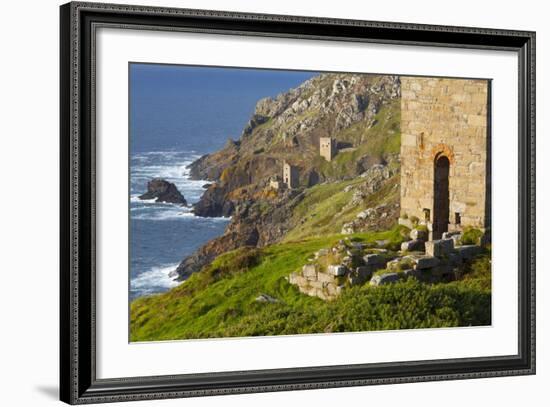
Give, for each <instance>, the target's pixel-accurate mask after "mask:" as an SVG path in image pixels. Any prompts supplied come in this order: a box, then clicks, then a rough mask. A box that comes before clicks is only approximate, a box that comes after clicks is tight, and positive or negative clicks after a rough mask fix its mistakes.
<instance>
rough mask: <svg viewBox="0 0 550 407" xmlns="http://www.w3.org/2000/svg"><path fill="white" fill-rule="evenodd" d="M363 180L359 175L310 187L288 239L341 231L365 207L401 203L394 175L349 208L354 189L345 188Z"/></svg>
mask: <svg viewBox="0 0 550 407" xmlns="http://www.w3.org/2000/svg"><path fill="white" fill-rule="evenodd" d="M362 182H363V180H362V179H361V178H356V179H354V180H351V181H341V182H333V183H330V184H320V185H315V186H314V187H311V188H308V189H307V190H306V191H305V197H304V198H303V199H302V201H301V202H300V203H299V204H298V205H297V206H296V208H294V210H293V212H292V217H293V219H292V224H294V225H296V227H294V228H293V229H292V230H290V231H288V232H287V234H286V235H285V238H284V241H287V242H288V241H292V240H299V239H303V238H306V237H311V236H324V235H326V234H333V233H340V231H341V230H342V226H343V224H344V223H347V222H350V221H352V220H353V219H355V217H356V216H357V214H358V213H359V212H361V211H362V210H364V209H366V208H369V207H373V206H377V205H381V204H388V203H394V202H398V199H399V189H397V188H395V185H396V183H397V182H398V176H394V177H393V179H390V180H388V182H386V184H385V185H384V186H383V187H382V188H381V189H380V190H378V191H376V192H375V193H372V194H370V195H368V196H367V197H366V198H365V200H364V201H363V202H362V203H361V204H360V205H353V206H349V207H346V204H347V203H349V201H350V199H351V197H352V195H353V191H348V192H344V188H345V187H347V186H350V185H358V184H361V183H362Z"/></svg>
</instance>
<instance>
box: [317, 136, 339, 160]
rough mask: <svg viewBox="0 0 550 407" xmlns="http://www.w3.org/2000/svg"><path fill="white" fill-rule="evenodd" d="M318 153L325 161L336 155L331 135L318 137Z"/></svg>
mask: <svg viewBox="0 0 550 407" xmlns="http://www.w3.org/2000/svg"><path fill="white" fill-rule="evenodd" d="M319 154H320V155H321V157H323V158H324V159H325V160H327V161H331V160H332V159H333V158H334V156H335V155H336V140H334V139H333V138H332V137H321V138H320V139H319Z"/></svg>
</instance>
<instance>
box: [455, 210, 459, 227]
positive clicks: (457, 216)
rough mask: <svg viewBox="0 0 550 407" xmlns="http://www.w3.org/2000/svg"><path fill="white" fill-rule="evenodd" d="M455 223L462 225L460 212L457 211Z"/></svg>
mask: <svg viewBox="0 0 550 407" xmlns="http://www.w3.org/2000/svg"><path fill="white" fill-rule="evenodd" d="M455 225H460V212H455Z"/></svg>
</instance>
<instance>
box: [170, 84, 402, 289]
mask: <svg viewBox="0 0 550 407" xmlns="http://www.w3.org/2000/svg"><path fill="white" fill-rule="evenodd" d="M399 99H400V80H399V77H397V76H380V75H354V74H322V75H319V76H317V77H314V78H312V79H310V80H308V81H306V82H304V83H303V84H302V85H300V86H299V87H297V88H295V89H291V90H289V91H288V92H285V93H282V94H280V95H278V96H277V97H276V98H265V99H262V100H260V101H259V102H258V103H257V105H256V108H255V111H254V114H253V115H252V117H251V119H250V121H249V122H248V123H247V125H246V126H245V128H244V130H243V132H242V134H241V136H240V138H239V140H236V141H235V140H228V142H227V143H226V145H225V147H224V148H223V149H221V150H219V151H217V152H215V153H212V154H209V155H205V156H203V157H201V158H200V159H198V160H197V161H195V162H194V163H192V164H191V165H190V171H191V176H192V177H193V178H195V179H204V180H208V181H210V182H211V185H209V187H208V188H207V190H206V191H205V193H204V194H203V196H202V198H201V200H200V201H199V202H198V203H197V204H196V205H195V207H194V212H195V214H196V215H198V216H232V221H231V223H230V224H229V226H228V228H227V230H226V233H225V234H224V235H223V236H221V237H219V238H217V239H214V240H212V241H210V242H208V243H207V244H206V245H205V246H203V247H202V248H201V249H199V251H197V252H196V253H195V254H193V255H192V256H190V257H188V258H186V259H184V260H183V261H182V263H181V264H180V266H179V267H178V270H177V272H178V274H179V275H180V277H181V278H186V277H187V276H188V275H189V274H190V273H192V272H195V271H198V270H200V269H201V268H202V267H203V266H204V265H205V264H208V263H209V262H211V261H212V260H213V259H214V258H215V257H216V256H217V255H218V254H220V253H223V252H225V251H228V250H232V249H235V248H237V247H241V246H243V245H249V246H264V245H267V244H271V243H274V242H277V241H279V240H281V239H282V238H283V237H284V236H285V234H287V233H288V232H289V231H291V230H292V229H293V228H295V227H297V226H298V220H297V219H296V217H295V216H293V213H294V210H295V208H296V207H297V206H299V205H300V203H301V202H302V201H303V200H304V198H305V197H307V196H308V190H309V189H311V188H312V187H313V186H316V185H318V186H319V188H317V190H318V189H322V188H323V187H324V186H326V185H333V184H338V183H342V182H346V181H350V180H355V179H358V180H359V181H358V182H363V183H365V182H368V179H367V178H363V179H361V178H360V177H358V176H359V175H360V174H364V173H365V172H366V171H368V170H369V169H370V168H371V167H372V166H373V165H378V166H382V167H388V168H391V171H390V172H391V174H392V176H393V174H394V173H395V169H396V168H399V161H398V151H399V140H400V130H399V121H400V108H399ZM320 137H332V138H333V139H335V140H336V145H337V149H338V152H337V154H336V156H335V157H334V158H333V159H332V160H331V161H326V160H325V159H324V158H322V157H321V156H320V154H319V139H320ZM285 162H287V163H289V164H291V165H293V166H295V167H297V169H298V173H299V184H300V185H299V187H298V188H296V189H293V190H288V189H284V188H280V189H274V188H272V185H271V184H270V181H271V180H277V179H278V180H279V181H280V180H281V175H282V167H283V163H285ZM389 178H390V177H387V179H389ZM383 181H384V182H385V181H386V179H385V180H383ZM393 181H394V182H395V180H393ZM377 182H378V181H377ZM382 186H383V185H377V186H376V189H377V190H378V189H380V188H382ZM367 189H369V188H367ZM345 194H347V193H345ZM345 194H344V195H345ZM346 196H347V195H346ZM392 196H393V195H392ZM392 199H393V198H392ZM392 204H394V202H392ZM352 206H353V205H352ZM352 209H353V208H352ZM358 209H361V205H359V206H358ZM363 209H365V208H363ZM335 211H336V210H335ZM336 212H337V211H336ZM337 227H338V228H341V225H337Z"/></svg>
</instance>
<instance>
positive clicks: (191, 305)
mask: <svg viewBox="0 0 550 407" xmlns="http://www.w3.org/2000/svg"><path fill="white" fill-rule="evenodd" d="M340 238H341V236H340V235H333V236H329V237H324V238H315V239H307V240H303V241H298V242H288V243H283V244H278V245H273V246H269V247H266V248H264V249H252V248H241V249H238V250H235V251H233V252H229V253H226V254H224V255H222V256H220V257H218V258H217V259H216V260H215V261H214V262H213V263H212V264H211V265H210V266H209V267H207V268H205V269H204V270H203V271H201V272H200V273H196V274H194V275H192V276H191V277H190V278H189V279H188V280H187V281H186V282H184V283H183V284H181V285H180V286H178V287H176V288H174V289H172V290H170V291H168V292H167V293H164V294H158V295H152V296H149V297H142V298H139V299H137V300H135V301H134V302H133V303H132V304H131V325H130V333H131V340H132V341H154V340H172V339H189V338H209V337H234V336H254V335H281V334H300V333H322V332H344V331H346V332H350V331H368V330H380V329H408V328H422V327H441V326H464V325H485V324H489V323H490V304H491V302H490V297H491V294H490V283H489V288H488V287H487V286H486V281H487V279H486V277H487V276H486V274H487V272H486V267H485V268H484V266H480V265H478V266H475V267H474V266H472V267H473V268H472V269H471V270H470V272H469V275H468V274H467V276H468V278H467V279H466V278H465V279H464V281H458V282H454V283H449V284H437V285H426V284H421V283H418V282H415V281H404V282H400V283H397V284H393V285H389V286H383V287H376V288H373V287H370V286H369V285H368V284H367V285H363V286H360V287H359V286H358V287H353V288H351V289H349V290H347V291H345V293H344V294H343V295H342V296H340V297H338V298H337V299H336V300H335V301H332V302H324V301H322V300H320V299H318V298H314V297H308V296H306V295H304V294H301V293H299V292H298V290H297V288H296V287H294V286H292V285H290V284H289V283H288V281H287V280H286V277H287V276H288V275H289V274H290V273H291V272H293V271H296V270H298V269H299V268H300V267H301V266H302V265H303V264H305V263H306V261H307V259H308V258H309V257H311V256H312V254H313V253H314V252H315V251H317V250H319V249H321V248H323V247H330V246H331V245H334V244H335V243H336V242H337V241H338V240H339V239H340ZM351 238H352V239H353V240H356V241H363V242H366V243H369V242H375V241H376V240H390V241H393V242H394V243H396V242H398V241H399V240H400V239H402V230H401V228H400V227H394V228H393V229H392V230H390V231H386V232H380V233H362V234H356V235H352V236H351ZM482 263H483V262H482ZM480 264H481V263H480ZM476 270H477V271H476ZM476 273H477V274H476ZM260 294H268V295H270V296H272V297H275V298H277V299H278V300H279V302H278V303H260V302H256V301H255V298H256V297H257V296H258V295H260Z"/></svg>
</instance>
